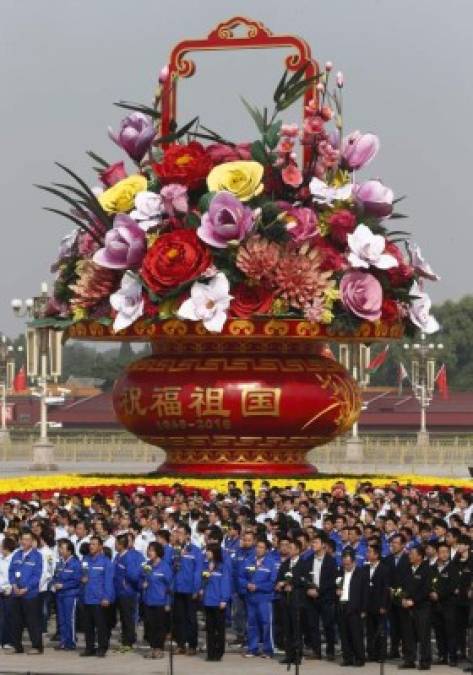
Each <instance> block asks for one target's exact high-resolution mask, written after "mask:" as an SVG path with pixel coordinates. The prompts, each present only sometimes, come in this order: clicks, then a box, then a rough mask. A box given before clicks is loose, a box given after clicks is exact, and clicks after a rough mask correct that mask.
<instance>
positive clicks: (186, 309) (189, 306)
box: [177, 298, 200, 321]
mask: <svg viewBox="0 0 473 675" xmlns="http://www.w3.org/2000/svg"><path fill="white" fill-rule="evenodd" d="M177 316H179V317H180V318H181V319H189V320H190V321H199V319H200V317H199V316H197V314H196V311H195V306H194V303H193V301H192V298H189V299H188V300H184V302H183V303H182V305H181V306H180V307H179V309H178V310H177Z"/></svg>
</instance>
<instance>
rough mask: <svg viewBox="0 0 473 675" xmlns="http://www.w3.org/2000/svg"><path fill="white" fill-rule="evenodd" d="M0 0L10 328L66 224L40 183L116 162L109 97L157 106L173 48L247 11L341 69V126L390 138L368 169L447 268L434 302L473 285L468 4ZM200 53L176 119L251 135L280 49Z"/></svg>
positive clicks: (6, 317) (5, 298)
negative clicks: (96, 163) (92, 156)
mask: <svg viewBox="0 0 473 675" xmlns="http://www.w3.org/2000/svg"><path fill="white" fill-rule="evenodd" d="M0 9H1V14H0V85H1V97H0V122H1V123H0V149H1V161H0V189H1V217H0V220H1V228H2V231H3V238H2V246H1V247H0V269H1V275H2V277H1V280H2V283H1V287H0V317H1V322H0V330H2V331H5V332H7V333H10V334H12V335H14V334H17V333H18V332H20V331H21V330H22V324H21V322H20V321H18V320H17V319H14V318H13V316H12V314H11V311H10V308H9V303H10V299H11V298H12V297H15V296H19V297H27V296H29V295H32V294H34V293H35V292H36V291H37V290H38V288H39V285H40V283H41V281H42V280H49V273H48V270H49V267H50V263H51V261H52V260H53V259H54V257H55V253H56V249H57V244H58V241H59V239H60V237H61V236H62V234H64V233H66V232H68V231H69V229H70V227H69V224H68V223H67V222H62V221H61V219H60V218H58V217H57V216H54V215H52V214H47V213H46V212H44V211H42V210H41V207H42V206H44V205H46V204H49V205H53V204H52V202H53V201H54V200H53V199H52V200H48V197H47V196H46V195H45V194H42V193H41V192H39V191H38V190H36V189H35V188H33V186H32V185H33V183H45V182H49V181H52V180H60V174H59V173H58V170H56V168H55V167H54V165H53V162H54V161H60V162H63V163H65V164H67V165H68V166H70V167H71V168H74V169H75V170H77V171H78V172H79V173H80V174H81V175H82V176H83V177H85V178H87V179H88V180H89V181H90V182H91V184H94V182H95V181H94V177H93V176H94V175H93V173H92V172H91V171H90V169H89V162H88V158H87V157H86V156H85V154H84V153H85V151H86V150H88V149H93V150H95V151H96V152H97V153H99V154H101V155H103V156H104V157H106V158H107V159H109V160H110V161H116V160H117V159H119V158H120V159H121V154H120V151H119V149H118V148H116V146H114V144H113V143H112V142H111V141H109V140H108V138H107V133H106V130H107V126H108V125H109V124H111V125H112V126H114V127H116V126H117V124H118V122H119V119H120V117H121V116H122V113H121V111H120V110H119V109H118V108H114V107H113V106H112V103H113V101H116V100H118V99H120V98H122V99H129V100H135V101H141V102H146V103H148V102H151V100H152V96H153V91H154V87H155V83H156V78H157V73H158V71H159V68H160V67H161V65H162V64H163V63H165V62H166V60H167V56H168V53H169V51H170V49H171V47H172V46H173V45H174V44H175V43H176V42H177V41H179V40H181V39H183V38H186V37H202V36H204V35H206V34H207V33H208V32H209V30H210V28H212V27H213V26H214V25H215V24H217V23H218V22H220V21H221V20H223V19H226V18H229V17H230V16H233V15H236V14H243V15H246V16H251V17H253V18H256V19H259V20H260V21H263V22H264V23H265V24H266V25H267V26H268V27H269V28H270V29H271V30H272V31H273V32H274V33H278V32H290V33H295V34H298V35H301V36H302V37H304V38H305V39H306V40H307V41H308V42H309V43H310V44H311V46H312V51H313V54H314V56H315V58H317V59H318V60H319V61H320V62H321V63H322V64H323V63H324V62H325V61H326V60H327V59H330V60H332V61H333V62H334V64H335V68H336V69H342V70H343V71H344V73H345V77H346V89H345V128H346V129H347V130H348V129H361V130H362V131H370V132H374V133H376V134H378V135H379V136H380V138H381V151H380V154H379V155H378V157H377V159H376V160H375V161H374V162H373V163H372V164H371V165H370V166H369V167H368V168H367V169H366V170H365V172H364V176H365V177H366V178H369V177H381V178H382V179H383V180H384V182H385V183H386V184H388V185H390V186H391V187H392V188H393V189H394V191H395V192H396V193H397V195H401V194H407V195H408V199H406V200H405V202H403V204H402V208H403V210H404V211H405V212H407V213H408V214H409V216H410V218H409V220H407V221H402V225H403V226H406V227H405V229H409V230H410V231H412V232H413V233H414V235H415V239H416V240H417V241H418V242H419V243H420V244H421V245H422V246H423V249H424V251H425V252H426V254H428V257H429V259H430V261H431V263H432V265H433V266H434V268H435V269H436V270H437V271H438V272H439V273H440V274H441V275H442V277H443V279H442V282H441V283H439V284H438V285H437V286H434V285H433V284H432V285H431V286H430V290H431V293H432V296H433V298H434V300H436V301H441V300H444V299H446V298H459V297H461V296H462V295H464V294H466V293H471V292H472V291H473V274H472V255H471V251H472V243H473V235H472V228H473V199H472V195H473V187H472V179H471V161H472V157H473V143H472V138H471V131H470V129H471V120H472V117H473V84H472V82H473V78H472V75H471V70H472V62H473V58H472V32H471V30H472V29H471V27H472V25H473V2H472V0H450V2H445V1H444V0H330V1H329V0H325V1H324V2H322V1H319V0H258V1H256V0H239V1H236V0H180V1H179V2H177V1H176V0H173V1H168V0H136V2H133V3H131V2H129V0H126V1H125V0H22V1H21V2H20V1H19V0H0ZM196 62H197V66H198V72H197V74H196V76H195V78H194V81H187V82H185V83H184V84H183V85H182V88H181V92H180V93H182V97H181V106H180V111H181V114H180V116H179V118H180V120H181V121H183V120H186V119H189V117H190V116H191V115H192V116H193V115H196V114H200V115H201V118H202V120H203V121H204V123H205V121H207V122H208V125H210V126H213V127H218V129H219V130H220V131H222V132H223V133H225V134H227V135H228V136H231V137H233V138H235V139H240V138H241V139H246V138H247V136H248V133H249V132H250V131H252V129H253V128H252V126H251V122H249V121H248V119H247V116H246V114H245V112H244V111H243V109H242V108H241V106H240V104H239V101H238V96H237V94H238V93H242V94H243V95H245V97H246V98H248V99H250V100H253V101H256V102H260V103H263V102H264V100H265V97H266V98H268V97H269V96H270V94H271V91H272V88H273V84H274V82H275V81H277V79H278V78H279V76H280V74H281V58H280V56H277V55H276V54H274V53H272V54H271V55H268V54H267V53H264V54H263V53H261V52H259V53H256V52H248V53H246V54H244V55H243V54H242V55H241V58H240V55H238V56H236V55H235V54H232V55H223V54H218V55H205V56H203V57H200V58H197V59H196ZM212 84H213V86H214V89H212ZM292 118H293V121H297V120H298V119H299V110H294V112H293V113H292ZM56 206H57V204H56ZM399 222H401V221H396V223H395V224H396V226H397V225H398V223H399ZM396 229H398V228H397V227H396Z"/></svg>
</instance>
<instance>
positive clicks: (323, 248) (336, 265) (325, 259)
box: [313, 237, 347, 272]
mask: <svg viewBox="0 0 473 675" xmlns="http://www.w3.org/2000/svg"><path fill="white" fill-rule="evenodd" d="M313 248H315V249H316V250H317V251H319V252H320V255H321V257H322V262H321V264H320V269H321V271H322V272H328V271H329V270H334V271H335V272H340V271H341V270H344V269H346V267H347V260H346V258H345V256H344V255H343V254H342V253H340V251H338V250H337V249H336V248H335V247H334V246H332V245H331V244H330V242H328V241H327V240H326V239H324V238H323V237H317V238H316V239H315V240H314V246H313Z"/></svg>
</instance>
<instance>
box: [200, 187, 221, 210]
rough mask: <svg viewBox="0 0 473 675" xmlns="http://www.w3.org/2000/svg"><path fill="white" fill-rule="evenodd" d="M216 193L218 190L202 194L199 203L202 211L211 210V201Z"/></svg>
mask: <svg viewBox="0 0 473 675" xmlns="http://www.w3.org/2000/svg"><path fill="white" fill-rule="evenodd" d="M216 194H217V193H216V192H206V193H205V194H203V195H202V197H201V198H200V199H199V203H198V209H199V211H200V212H201V213H205V212H206V211H208V210H209V205H210V202H211V201H212V199H213V198H214V197H215V195H216Z"/></svg>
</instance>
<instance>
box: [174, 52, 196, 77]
mask: <svg viewBox="0 0 473 675" xmlns="http://www.w3.org/2000/svg"><path fill="white" fill-rule="evenodd" d="M185 53H186V52H181V53H180V54H178V55H177V58H176V63H175V66H174V68H173V74H174V75H178V76H179V77H192V75H194V73H195V62H194V61H192V59H186V58H185Z"/></svg>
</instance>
